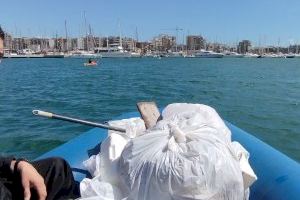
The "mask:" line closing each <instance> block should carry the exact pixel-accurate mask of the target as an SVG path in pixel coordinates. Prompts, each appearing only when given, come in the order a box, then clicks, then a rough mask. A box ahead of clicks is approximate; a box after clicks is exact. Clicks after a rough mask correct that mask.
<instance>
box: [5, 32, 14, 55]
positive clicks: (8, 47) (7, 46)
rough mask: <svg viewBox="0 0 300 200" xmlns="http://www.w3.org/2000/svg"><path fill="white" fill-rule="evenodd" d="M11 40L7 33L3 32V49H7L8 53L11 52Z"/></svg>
mask: <svg viewBox="0 0 300 200" xmlns="http://www.w3.org/2000/svg"><path fill="white" fill-rule="evenodd" d="M12 40H13V38H12V36H11V35H10V34H8V33H7V32H4V43H3V46H4V49H7V50H9V51H11V50H13V41H12Z"/></svg>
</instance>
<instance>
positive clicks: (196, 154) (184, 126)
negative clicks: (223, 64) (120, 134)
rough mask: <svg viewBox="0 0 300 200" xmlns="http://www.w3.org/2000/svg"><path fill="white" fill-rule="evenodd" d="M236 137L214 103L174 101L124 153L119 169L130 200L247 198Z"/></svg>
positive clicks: (127, 146)
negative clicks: (234, 147) (233, 141)
mask: <svg viewBox="0 0 300 200" xmlns="http://www.w3.org/2000/svg"><path fill="white" fill-rule="evenodd" d="M230 135H231V134H230V131H229V130H228V128H227V127H226V126H225V124H224V122H223V121H222V119H221V118H220V117H219V115H218V114H217V113H216V112H215V110H214V109H212V108H210V107H208V106H205V105H199V104H171V105H169V106H168V107H167V108H166V109H165V110H164V112H163V120H162V121H160V122H159V123H158V124H157V126H155V127H154V128H153V129H152V130H151V131H150V132H149V133H148V134H145V135H142V136H140V137H136V138H134V139H132V140H131V141H129V142H128V144H127V145H126V147H125V149H124V150H123V152H122V155H121V158H120V163H119V173H120V174H121V180H122V181H123V185H124V186H126V192H127V194H126V195H127V197H128V199H134V200H157V199H164V200H171V199H172V200H176V199H178V200H179V199H180V200H182V199H199V200H200V199H201V200H206V199H207V200H208V199H218V200H219V199H230V200H235V199H236V200H241V199H245V198H247V196H248V195H247V188H245V187H244V181H243V176H242V170H241V168H240V163H239V160H238V159H236V156H235V155H234V152H233V150H232V147H231V137H230ZM245 192H246V194H245Z"/></svg>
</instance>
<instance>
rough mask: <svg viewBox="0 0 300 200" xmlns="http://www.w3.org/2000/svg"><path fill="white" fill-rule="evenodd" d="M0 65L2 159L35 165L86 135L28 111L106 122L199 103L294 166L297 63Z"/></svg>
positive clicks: (298, 148)
mask: <svg viewBox="0 0 300 200" xmlns="http://www.w3.org/2000/svg"><path fill="white" fill-rule="evenodd" d="M84 62H86V60H83V59H71V58H65V59H4V60H2V62H1V64H0V151H1V152H2V155H16V156H23V157H27V158H30V159H33V158H35V157H37V156H39V155H41V154H42V153H44V152H46V151H49V150H50V149H52V148H54V147H56V146H58V145H60V144H62V143H64V142H66V141H68V140H70V139H72V138H74V137H76V136H78V135H79V134H81V133H82V132H83V131H86V130H88V129H90V127H86V126H83V125H78V124H72V123H68V122H62V121H56V120H50V119H45V118H40V117H36V116H33V115H32V110H33V109H40V110H45V111H50V112H54V113H57V114H62V115H68V116H72V117H79V118H82V119H86V120H91V121H95V122H104V121H108V120H110V119H112V118H114V117H116V116H118V115H120V114H122V113H124V112H128V111H136V110H137V109H136V102H138V101H156V102H157V104H158V105H159V106H160V107H163V106H166V105H167V104H169V103H173V102H189V103H202V104H207V105H210V106H212V107H214V108H215V109H216V110H217V111H218V112H219V114H220V115H221V117H222V118H223V119H225V120H227V121H229V122H231V123H233V124H235V125H236V126H238V127H240V128H242V129H244V130H246V131H247V132H249V133H251V134H253V135H254V136H255V137H257V138H259V139H261V140H263V141H264V142H266V143H268V144H270V145H271V146H273V147H275V148H276V149H278V150H279V151H281V152H283V153H285V154H287V155H288V156H290V157H291V158H293V159H295V160H297V161H298V162H299V161H300V145H299V143H300V120H299V119H300V59H298V58H294V59H271V58H264V59H255V58H222V59H213V58H211V59H205V58H202V59H201V58H162V59H157V58H127V59H126V58H117V59H102V60H101V61H99V63H100V64H98V66H96V67H84V66H83V63H84Z"/></svg>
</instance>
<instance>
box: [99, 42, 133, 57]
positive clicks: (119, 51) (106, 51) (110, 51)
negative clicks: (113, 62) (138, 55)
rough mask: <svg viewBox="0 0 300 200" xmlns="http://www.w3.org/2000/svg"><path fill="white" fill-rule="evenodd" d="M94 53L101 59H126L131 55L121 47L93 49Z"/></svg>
mask: <svg viewBox="0 0 300 200" xmlns="http://www.w3.org/2000/svg"><path fill="white" fill-rule="evenodd" d="M94 51H95V53H96V54H99V55H100V56H101V57H102V58H128V57H132V56H133V55H132V54H131V52H128V51H126V50H124V49H123V47H122V46H115V45H114V46H109V47H99V48H95V50H94Z"/></svg>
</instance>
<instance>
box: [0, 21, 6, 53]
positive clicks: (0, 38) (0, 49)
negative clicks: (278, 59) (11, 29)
mask: <svg viewBox="0 0 300 200" xmlns="http://www.w3.org/2000/svg"><path fill="white" fill-rule="evenodd" d="M4 36H5V34H4V31H3V30H2V28H1V26H0V58H2V57H3V54H4Z"/></svg>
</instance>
